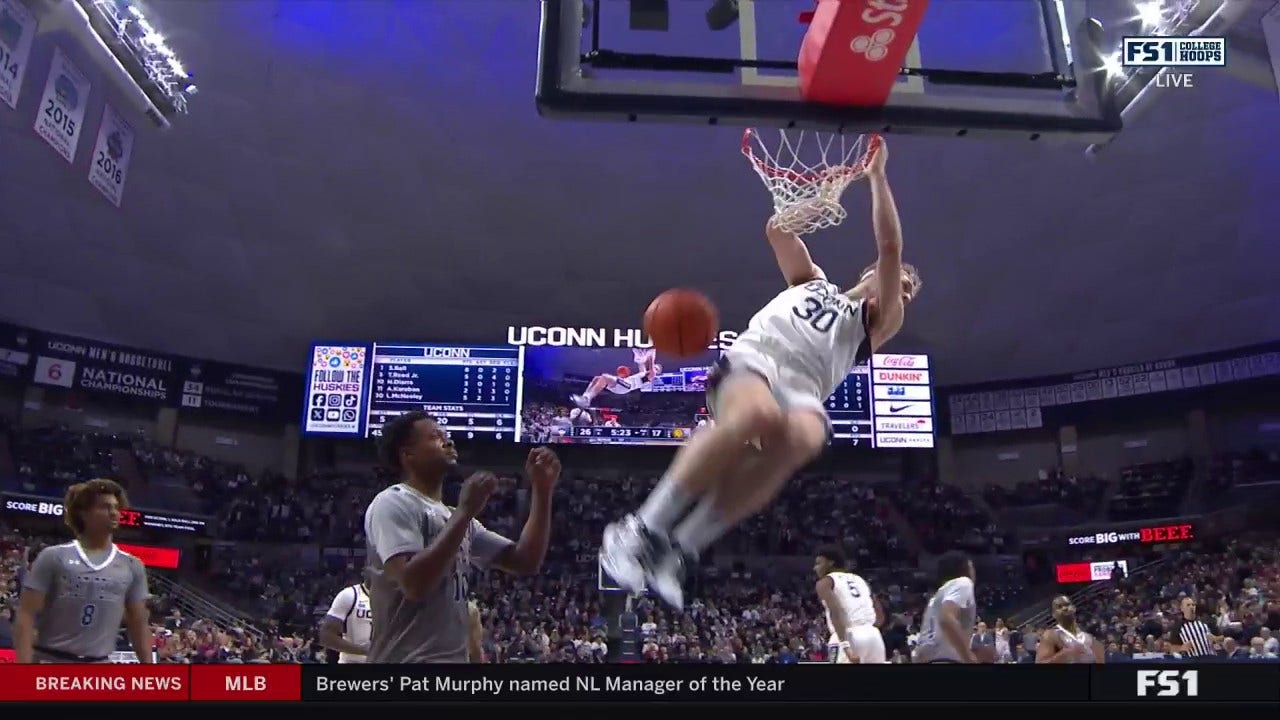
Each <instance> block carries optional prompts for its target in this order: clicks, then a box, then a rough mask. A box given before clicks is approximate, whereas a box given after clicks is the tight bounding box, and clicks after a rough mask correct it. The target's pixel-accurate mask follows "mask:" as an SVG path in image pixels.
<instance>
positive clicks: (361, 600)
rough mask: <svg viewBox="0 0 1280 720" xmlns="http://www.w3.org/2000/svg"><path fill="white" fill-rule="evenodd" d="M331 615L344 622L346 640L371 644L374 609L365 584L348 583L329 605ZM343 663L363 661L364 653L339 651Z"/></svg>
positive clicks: (343, 634)
mask: <svg viewBox="0 0 1280 720" xmlns="http://www.w3.org/2000/svg"><path fill="white" fill-rule="evenodd" d="M328 615H329V617H331V618H333V619H334V620H337V621H338V622H340V623H342V637H343V639H344V640H346V641H347V642H350V643H354V644H356V645H362V646H364V647H368V646H369V638H370V637H371V636H372V633H373V610H372V608H370V606H369V593H368V591H366V590H365V589H364V586H363V585H358V584H357V585H348V586H347V587H344V588H342V591H341V592H339V593H338V595H337V596H336V597H335V598H334V599H333V604H332V605H330V606H329V613H328ZM338 662H339V663H341V664H344V665H346V664H351V663H356V664H358V663H363V662H365V656H364V655H350V654H348V653H339V654H338Z"/></svg>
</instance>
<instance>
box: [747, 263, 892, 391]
mask: <svg viewBox="0 0 1280 720" xmlns="http://www.w3.org/2000/svg"><path fill="white" fill-rule="evenodd" d="M866 322H867V321H866V303H864V302H863V301H862V300H852V299H850V298H849V297H847V296H846V295H844V294H843V293H841V292H840V288H839V287H837V286H836V285H835V284H834V283H831V282H827V281H826V280H810V281H809V282H807V283H803V284H800V285H795V286H792V287H789V288H787V289H786V290H783V291H782V292H780V293H778V295H777V296H776V297H774V298H773V299H772V300H770V301H769V304H767V305H765V306H764V307H763V308H761V309H760V311H759V312H757V313H756V314H755V315H754V316H753V317H752V318H751V321H750V322H748V323H747V330H746V332H744V333H743V334H742V336H739V341H742V340H743V339H744V338H745V339H746V341H747V343H746V344H750V343H751V342H752V341H757V342H761V343H763V344H765V345H767V346H780V347H785V348H787V350H788V355H789V357H788V358H787V362H788V363H789V364H792V365H794V366H795V367H794V368H793V369H795V370H802V371H804V372H805V374H806V375H808V376H809V377H811V378H813V380H814V381H815V382H816V383H817V384H818V387H819V390H820V391H821V392H822V396H821V398H820V399H821V400H822V401H824V402H825V401H826V399H827V397H828V396H829V395H830V394H831V393H832V392H834V391H835V389H836V387H838V386H839V385H840V383H842V382H844V379H845V378H846V377H847V376H848V375H849V372H850V371H852V370H853V366H854V365H855V364H857V363H858V362H860V361H862V360H864V359H865V358H866V357H869V356H870V353H871V344H870V340H869V339H868V337H867V326H866ZM730 352H732V351H730Z"/></svg>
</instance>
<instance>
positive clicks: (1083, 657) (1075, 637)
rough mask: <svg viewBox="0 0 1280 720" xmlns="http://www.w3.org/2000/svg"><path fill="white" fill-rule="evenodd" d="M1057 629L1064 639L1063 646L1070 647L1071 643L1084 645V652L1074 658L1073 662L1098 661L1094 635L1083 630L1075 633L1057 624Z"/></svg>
mask: <svg viewBox="0 0 1280 720" xmlns="http://www.w3.org/2000/svg"><path fill="white" fill-rule="evenodd" d="M1055 630H1057V631H1058V637H1059V638H1061V639H1062V647H1068V646H1070V645H1080V646H1081V647H1083V649H1084V652H1082V653H1080V654H1079V655H1077V656H1076V657H1075V659H1073V660H1072V661H1071V662H1073V663H1093V662H1096V660H1097V659H1096V658H1095V657H1094V656H1093V636H1092V635H1090V634H1089V633H1087V632H1084V631H1083V630H1082V631H1080V632H1078V633H1073V632H1071V631H1070V630H1068V629H1066V628H1064V627H1062V626H1061V625H1059V626H1057V627H1056V628H1055Z"/></svg>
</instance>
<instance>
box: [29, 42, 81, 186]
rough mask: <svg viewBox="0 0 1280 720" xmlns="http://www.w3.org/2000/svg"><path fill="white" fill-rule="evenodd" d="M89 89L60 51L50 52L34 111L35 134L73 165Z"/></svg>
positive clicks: (78, 70) (58, 49)
mask: <svg viewBox="0 0 1280 720" xmlns="http://www.w3.org/2000/svg"><path fill="white" fill-rule="evenodd" d="M90 87H91V86H90V84H89V78H87V77H85V75H84V73H82V72H80V69H79V68H77V67H76V66H75V64H74V63H72V62H71V60H69V59H68V58H67V56H66V55H63V54H62V50H61V49H60V48H54V50H53V62H52V63H51V64H50V65H49V79H48V80H47V81H45V84H44V95H43V96H41V98H40V109H39V110H38V111H36V134H37V135H39V136H40V137H42V138H44V141H45V142H47V143H49V145H50V146H52V147H53V149H54V150H57V151H58V154H59V155H61V156H62V157H63V159H64V160H66V161H67V162H72V161H74V160H75V157H76V146H77V145H78V144H79V143H80V132H81V131H82V130H83V129H84V109H85V105H86V104H88V102H89V90H90Z"/></svg>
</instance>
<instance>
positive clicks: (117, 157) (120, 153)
mask: <svg viewBox="0 0 1280 720" xmlns="http://www.w3.org/2000/svg"><path fill="white" fill-rule="evenodd" d="M133 137H134V135H133V126H132V125H130V124H129V123H128V121H126V120H125V119H124V118H123V117H120V113H119V112H117V111H116V109H115V108H113V107H111V104H110V103H107V104H106V105H105V106H103V108H102V124H100V125H99V126H98V141H97V142H96V143H94V146H93V159H92V160H90V161H89V184H91V185H93V186H94V187H96V188H98V192H100V193H102V194H103V195H104V196H106V198H107V199H108V200H110V201H111V204H112V205H115V206H116V207H120V199H121V197H123V195H124V181H125V178H126V177H128V175H129V158H130V157H131V156H132V154H133Z"/></svg>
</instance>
